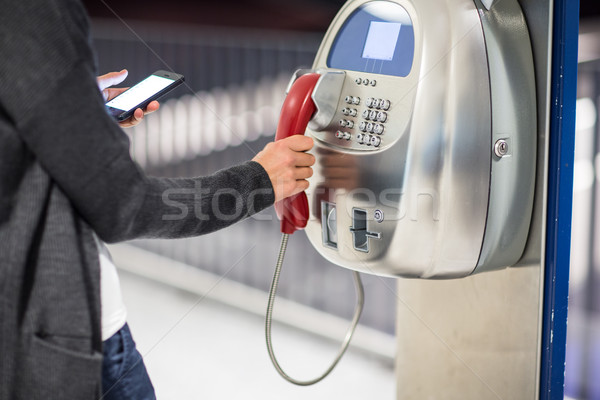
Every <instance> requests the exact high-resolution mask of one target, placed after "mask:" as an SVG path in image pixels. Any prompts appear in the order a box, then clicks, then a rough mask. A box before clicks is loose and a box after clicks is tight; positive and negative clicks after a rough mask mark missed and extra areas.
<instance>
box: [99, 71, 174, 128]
mask: <svg viewBox="0 0 600 400" xmlns="http://www.w3.org/2000/svg"><path fill="white" fill-rule="evenodd" d="M181 82H183V76H182V75H179V74H175V73H172V72H170V73H169V72H165V71H157V72H155V73H154V74H152V75H150V76H149V77H147V78H146V79H144V80H143V81H141V82H139V83H138V84H136V85H135V86H133V87H131V88H129V89H128V90H126V91H125V92H123V93H121V94H120V95H118V96H117V97H115V98H114V99H112V100H111V101H109V102H108V103H106V107H107V108H108V110H109V113H110V114H111V115H113V116H114V117H115V118H116V119H118V120H119V121H121V120H124V119H126V118H129V117H130V116H131V114H133V112H134V111H135V110H136V109H137V108H144V107H145V106H147V105H148V104H149V103H150V102H151V101H153V100H156V99H157V98H159V97H160V96H162V95H163V94H165V93H166V92H168V91H169V90H171V89H172V88H174V87H175V86H178V85H179V84H180V83H181Z"/></svg>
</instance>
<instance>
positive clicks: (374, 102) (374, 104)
mask: <svg viewBox="0 0 600 400" xmlns="http://www.w3.org/2000/svg"><path fill="white" fill-rule="evenodd" d="M371 105H372V106H373V107H374V108H379V99H373V103H372V104H371Z"/></svg>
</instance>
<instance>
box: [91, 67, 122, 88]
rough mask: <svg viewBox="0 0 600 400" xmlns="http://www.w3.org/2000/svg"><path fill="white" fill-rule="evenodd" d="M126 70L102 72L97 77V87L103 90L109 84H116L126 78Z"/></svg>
mask: <svg viewBox="0 0 600 400" xmlns="http://www.w3.org/2000/svg"><path fill="white" fill-rule="evenodd" d="M127 74H128V72H127V70H126V69H123V70H121V71H119V72H109V73H108V74H104V75H102V76H99V77H98V78H97V80H98V87H99V88H100V90H104V89H106V88H107V87H109V86H113V85H117V84H119V83H121V82H123V81H124V80H125V78H127Z"/></svg>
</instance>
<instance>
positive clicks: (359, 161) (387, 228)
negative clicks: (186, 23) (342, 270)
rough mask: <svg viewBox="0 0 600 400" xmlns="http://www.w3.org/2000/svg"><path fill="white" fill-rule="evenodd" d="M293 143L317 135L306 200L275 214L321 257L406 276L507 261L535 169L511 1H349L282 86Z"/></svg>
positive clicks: (529, 94) (522, 57)
mask: <svg viewBox="0 0 600 400" xmlns="http://www.w3.org/2000/svg"><path fill="white" fill-rule="evenodd" d="M290 119H291V122H290ZM286 120H287V121H288V122H285V121H286ZM290 134H306V135H310V136H311V137H313V138H314V139H315V147H314V149H313V154H314V155H315V156H316V158H317V163H316V165H315V167H314V171H315V174H314V176H313V177H312V178H311V179H310V188H309V189H308V190H307V191H306V195H304V194H301V195H299V196H297V197H296V198H294V199H289V200H286V201H284V202H283V203H280V204H279V205H278V214H279V215H280V217H281V218H282V220H283V222H282V228H283V230H284V232H286V233H292V232H293V231H294V230H295V229H297V228H303V227H304V225H306V229H305V231H306V234H307V236H308V238H309V240H310V242H311V243H312V244H313V246H314V247H315V249H317V251H318V252H319V253H320V254H321V255H323V257H325V258H326V259H327V260H329V261H331V262H333V263H335V264H337V265H340V266H343V267H347V268H350V269H352V270H354V271H359V272H365V273H370V274H378V275H386V276H397V277H413V278H459V277H464V276H467V275H470V274H473V273H477V272H482V271H487V270H491V269H498V268H502V267H507V266H511V265H514V264H515V263H517V262H518V260H519V258H520V257H521V255H522V253H523V249H524V247H525V243H526V239H527V234H528V230H529V223H530V219H531V211H532V205H533V193H534V180H535V165H536V98H535V79H534V69H533V58H532V50H531V44H530V40H529V35H528V30H527V25H526V21H525V19H524V16H523V14H522V12H521V9H520V7H519V4H518V2H517V1H516V0H501V1H493V0H492V1H489V0H488V1H485V2H480V1H479V0H475V1H473V0H393V1H392V0H371V1H369V0H350V1H348V2H347V3H346V4H345V5H344V6H343V7H342V9H341V10H340V11H339V13H338V15H337V16H336V17H335V19H334V20H333V22H332V24H331V26H330V28H329V30H328V32H327V33H326V35H325V37H324V39H323V42H322V44H321V47H320V49H319V52H318V54H317V56H316V59H315V62H314V65H313V69H312V70H300V71H298V72H297V73H296V74H295V76H294V77H293V79H292V82H291V83H290V86H289V88H288V97H287V98H286V102H285V103H284V106H283V109H282V114H281V122H280V128H279V129H278V132H277V137H278V138H282V137H285V136H287V135H290ZM304 196H305V197H304ZM286 227H287V228H286ZM286 230H287V231H286ZM285 242H286V243H287V238H286V240H285ZM280 258H281V259H282V256H280ZM270 308H272V304H270Z"/></svg>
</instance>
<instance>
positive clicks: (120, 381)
mask: <svg viewBox="0 0 600 400" xmlns="http://www.w3.org/2000/svg"><path fill="white" fill-rule="evenodd" d="M102 400H156V396H155V394H154V387H153V386H152V382H151V381H150V377H149V376H148V372H147V371H146V366H145V365H144V360H143V359H142V356H141V355H140V353H139V352H138V351H137V349H136V347H135V342H134V341H133V338H132V337H131V331H130V330H129V326H128V325H127V324H125V326H123V328H121V330H119V331H118V332H117V333H115V334H114V335H113V336H111V337H110V338H108V339H107V340H105V341H104V361H103V364H102Z"/></svg>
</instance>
